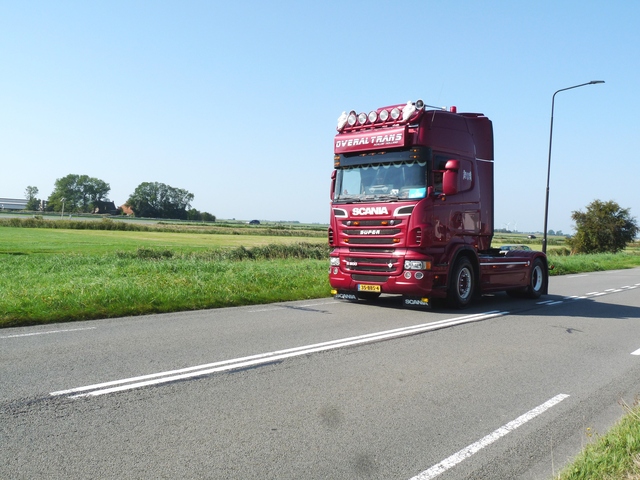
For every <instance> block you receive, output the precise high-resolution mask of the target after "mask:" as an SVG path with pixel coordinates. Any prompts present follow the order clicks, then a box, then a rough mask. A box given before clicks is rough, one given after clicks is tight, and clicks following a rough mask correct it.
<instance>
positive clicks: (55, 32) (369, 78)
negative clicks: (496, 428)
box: [0, 0, 640, 233]
mask: <svg viewBox="0 0 640 480" xmlns="http://www.w3.org/2000/svg"><path fill="white" fill-rule="evenodd" d="M638 25H640V2H636V1H631V2H629V1H626V0H625V1H622V0H613V1H607V2H604V1H598V2H595V1H544V0H543V1H537V2H518V1H516V2H513V1H491V0H489V1H482V2H479V1H464V0H461V1H456V2H436V1H428V0H424V1H402V0H400V1H397V2H386V1H385V2H383V1H372V0H369V1H366V2H365V1H350V2H345V1H343V2H336V1H333V0H329V1H322V2H302V1H273V2H259V1H246V2H241V1H239V2H222V1H190V0H183V1H179V2H178V1H135V0H127V1H109V2H86V1H77V2H73V1H64V0H60V1H55V2H52V1H41V2H38V1H28V0H27V1H21V2H9V1H5V2H2V3H0V59H2V69H1V70H0V71H1V74H0V197H15V198H21V197H24V191H25V189H26V187H27V186H30V185H32V186H36V187H38V189H39V190H40V195H39V196H40V197H44V198H46V197H47V196H48V195H49V194H50V193H51V191H52V189H53V186H54V182H55V180H56V179H57V178H61V177H64V176H66V175H68V174H70V173H73V174H86V175H89V176H92V177H97V178H99V179H101V180H104V181H105V182H107V183H109V184H110V186H111V192H110V195H109V197H110V199H111V200H114V201H115V202H116V204H117V205H120V204H122V203H124V202H125V201H126V200H127V198H128V197H129V195H130V194H131V193H132V192H133V191H134V190H135V188H136V187H137V186H138V185H139V184H140V183H142V182H162V183H166V184H168V185H171V186H172V187H176V188H184V189H186V190H188V191H190V192H191V193H193V194H194V196H195V199H194V201H193V204H192V206H193V207H195V208H197V209H198V210H201V211H207V212H210V213H212V214H214V215H216V216H217V217H218V218H220V219H230V218H236V219H243V220H250V219H254V218H256V219H263V220H298V221H301V222H305V223H306V222H312V223H326V222H328V218H329V181H330V174H331V170H332V161H333V150H332V147H333V137H334V135H335V133H336V131H335V125H336V119H337V118H338V116H339V115H340V113H342V111H343V110H347V111H348V110H351V109H353V110H356V111H366V112H368V111H369V110H372V109H375V108H378V107H381V106H384V105H390V104H394V103H405V102H406V101H408V100H417V99H419V98H420V99H423V100H424V101H425V103H427V104H430V105H438V106H451V105H455V106H457V107H458V111H467V112H469V111H470V112H482V113H484V114H485V115H487V116H488V117H489V118H491V119H492V120H493V122H494V135H495V155H496V160H495V172H496V178H495V179H496V192H495V199H496V208H495V213H496V221H495V225H496V228H501V227H506V226H509V228H511V229H515V228H517V230H519V231H541V230H542V226H543V220H544V218H543V217H544V196H545V184H546V172H547V156H548V148H549V122H550V115H551V97H552V95H553V93H554V92H555V91H556V90H558V89H561V88H565V87H569V86H572V85H577V84H580V83H585V82H588V81H590V80H605V81H606V83H605V84H603V85H589V86H586V87H581V88H578V89H573V90H570V91H566V92H561V93H559V94H558V95H557V96H556V102H555V115H554V130H553V150H552V166H551V187H550V210H549V228H550V229H553V230H562V231H563V232H565V233H569V232H570V231H572V221H571V212H572V211H574V210H584V209H585V207H586V205H588V204H589V203H590V202H591V201H593V200H595V199H600V200H603V201H608V200H614V201H616V202H618V203H619V204H620V205H621V206H622V207H624V208H630V209H631V214H632V216H634V217H636V218H638V217H639V216H640V193H639V191H638V187H637V185H638V178H639V177H640V175H639V174H640V167H639V166H638V165H639V164H640V158H639V157H640V155H639V154H638V148H637V146H638V140H639V139H640V127H639V123H638V112H640V95H639V88H640V60H639V59H640V56H639V53H638V52H639V51H640V28H638Z"/></svg>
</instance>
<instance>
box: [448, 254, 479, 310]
mask: <svg viewBox="0 0 640 480" xmlns="http://www.w3.org/2000/svg"><path fill="white" fill-rule="evenodd" d="M474 289H475V277H474V274H473V265H471V262H470V261H469V259H468V258H466V257H462V258H460V259H459V260H458V261H457V262H456V264H455V266H454V267H453V271H452V275H451V279H450V281H449V290H448V292H447V303H448V304H449V306H450V307H453V308H466V307H468V306H469V304H470V303H471V299H472V298H473V291H474Z"/></svg>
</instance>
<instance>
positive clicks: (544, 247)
mask: <svg viewBox="0 0 640 480" xmlns="http://www.w3.org/2000/svg"><path fill="white" fill-rule="evenodd" d="M596 83H604V80H591V81H590V82H587V83H581V84H580V85H574V86H573V87H567V88H561V89H560V90H557V91H556V92H555V93H554V94H553V96H552V97H551V127H550V128H549V160H548V164H547V196H546V199H545V203H544V231H543V238H542V252H543V253H545V254H546V253H547V220H548V219H549V178H550V177H551V142H552V139H553V107H554V105H555V101H556V94H557V93H560V92H564V91H565V90H571V89H572V88H578V87H584V86H585V85H595V84H596Z"/></svg>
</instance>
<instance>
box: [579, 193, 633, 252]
mask: <svg viewBox="0 0 640 480" xmlns="http://www.w3.org/2000/svg"><path fill="white" fill-rule="evenodd" d="M571 218H572V219H573V221H574V222H576V234H575V235H574V236H573V238H572V239H571V240H570V241H569V243H570V245H571V247H572V248H573V250H574V251H575V252H576V253H604V252H612V253H615V252H618V251H620V250H623V249H624V248H625V247H626V246H627V243H630V242H632V241H633V239H634V237H635V236H636V235H637V234H638V223H637V222H636V219H635V218H633V217H631V216H630V215H629V209H628V208H621V207H620V205H618V204H617V203H616V202H614V201H608V202H601V201H600V200H594V201H593V202H591V203H590V204H589V205H587V211H586V212H581V211H575V212H573V213H572V214H571Z"/></svg>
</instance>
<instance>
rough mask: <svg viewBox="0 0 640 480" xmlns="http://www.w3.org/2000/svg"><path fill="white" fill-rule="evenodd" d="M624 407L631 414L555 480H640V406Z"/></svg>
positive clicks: (583, 452) (586, 449) (581, 454)
mask: <svg viewBox="0 0 640 480" xmlns="http://www.w3.org/2000/svg"><path fill="white" fill-rule="evenodd" d="M624 407H625V409H626V410H627V414H626V415H625V416H624V417H623V418H622V419H621V420H620V421H619V422H618V423H617V424H616V425H614V426H613V427H612V428H611V429H610V430H609V431H608V432H607V433H606V434H605V435H604V436H602V437H599V438H598V439H597V440H596V441H595V442H593V443H590V444H589V445H587V446H586V448H585V449H584V450H583V451H582V452H581V453H580V455H578V456H577V457H576V459H575V460H574V461H573V463H572V464H571V465H568V466H566V467H565V468H564V469H563V470H562V471H561V472H560V474H558V475H557V476H556V477H554V480H587V479H592V480H622V479H624V480H638V479H640V406H638V405H635V406H634V407H629V406H627V405H624Z"/></svg>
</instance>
